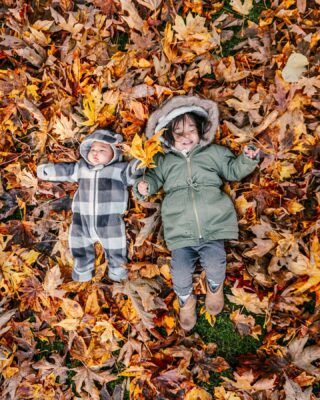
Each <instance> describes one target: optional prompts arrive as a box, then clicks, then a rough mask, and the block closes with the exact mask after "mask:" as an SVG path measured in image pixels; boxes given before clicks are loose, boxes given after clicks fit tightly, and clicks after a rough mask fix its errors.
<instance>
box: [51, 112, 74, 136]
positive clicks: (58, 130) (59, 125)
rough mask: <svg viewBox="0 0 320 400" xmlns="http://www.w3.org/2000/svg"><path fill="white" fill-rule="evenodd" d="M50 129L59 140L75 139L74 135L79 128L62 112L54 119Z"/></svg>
mask: <svg viewBox="0 0 320 400" xmlns="http://www.w3.org/2000/svg"><path fill="white" fill-rule="evenodd" d="M52 129H53V132H54V133H55V134H56V135H57V136H58V139H59V140H61V141H65V140H76V135H77V133H78V132H79V128H77V127H76V126H75V122H74V121H73V120H72V119H71V118H68V117H66V116H65V115H63V114H61V117H60V118H57V119H56V121H55V123H54V125H53V128H52Z"/></svg>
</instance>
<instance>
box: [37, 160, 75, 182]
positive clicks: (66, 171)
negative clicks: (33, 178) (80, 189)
mask: <svg viewBox="0 0 320 400" xmlns="http://www.w3.org/2000/svg"><path fill="white" fill-rule="evenodd" d="M78 170H79V166H78V163H56V164H54V163H47V164H42V165H38V167H37V176H38V178H40V179H43V180H45V181H53V182H77V181H78Z"/></svg>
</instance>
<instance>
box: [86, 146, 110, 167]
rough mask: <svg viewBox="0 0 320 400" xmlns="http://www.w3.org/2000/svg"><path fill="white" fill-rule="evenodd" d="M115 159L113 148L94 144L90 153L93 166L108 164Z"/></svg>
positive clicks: (89, 156)
mask: <svg viewBox="0 0 320 400" xmlns="http://www.w3.org/2000/svg"><path fill="white" fill-rule="evenodd" d="M112 158H113V150H112V147H111V146H110V145H109V144H107V143H101V142H93V143H92V146H91V148H90V151H89V153H88V160H89V161H90V163H91V164H92V165H99V164H108V163H109V162H110V161H111V160H112Z"/></svg>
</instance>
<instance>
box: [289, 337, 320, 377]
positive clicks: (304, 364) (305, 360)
mask: <svg viewBox="0 0 320 400" xmlns="http://www.w3.org/2000/svg"><path fill="white" fill-rule="evenodd" d="M308 338H309V337H308V336H305V337H303V338H301V339H299V338H296V339H294V340H293V341H292V342H291V343H290V344H289V346H288V348H287V352H288V354H289V355H290V356H291V358H292V362H293V363H294V364H295V365H296V366H297V367H299V368H301V369H302V370H305V371H307V372H309V373H310V374H311V375H314V376H316V377H319V376H320V369H319V368H317V367H315V366H314V365H312V362H313V361H315V360H318V359H319V358H320V346H317V345H312V346H308V347H305V348H304V346H305V344H306V343H307V341H308Z"/></svg>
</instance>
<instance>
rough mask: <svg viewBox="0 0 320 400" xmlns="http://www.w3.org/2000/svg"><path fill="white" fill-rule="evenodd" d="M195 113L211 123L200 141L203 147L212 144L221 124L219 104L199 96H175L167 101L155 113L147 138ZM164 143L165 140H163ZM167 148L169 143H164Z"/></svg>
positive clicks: (148, 126) (151, 118) (149, 121)
mask: <svg viewBox="0 0 320 400" xmlns="http://www.w3.org/2000/svg"><path fill="white" fill-rule="evenodd" d="M188 112H189V113H195V114H198V115H199V116H201V117H204V118H206V119H207V121H208V122H209V123H210V124H209V126H208V128H207V130H206V131H205V132H204V135H203V137H202V139H201V141H200V145H201V146H206V145H208V144H209V143H211V142H212V141H213V139H214V137H215V135H216V131H217V127H218V124H219V110H218V106H217V103H216V102H214V101H212V100H205V99H201V98H200V97H197V96H175V97H172V98H171V99H169V100H168V101H166V102H165V103H164V104H163V105H162V106H161V107H160V108H158V109H157V110H156V111H154V112H153V113H152V114H151V116H150V118H149V120H148V123H147V127H146V136H147V137H148V138H151V137H152V136H153V135H154V134H155V133H157V132H158V131H159V130H160V129H162V128H164V127H166V126H167V125H168V124H169V123H170V122H171V121H172V120H173V119H174V118H176V117H178V116H179V115H182V114H185V113H188ZM161 140H162V141H163V142H164V139H163V138H161ZM164 144H165V145H166V146H167V147H170V146H168V144H167V143H165V142H164Z"/></svg>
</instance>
